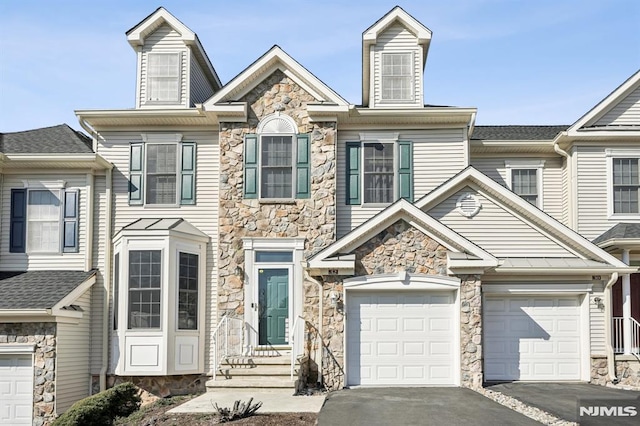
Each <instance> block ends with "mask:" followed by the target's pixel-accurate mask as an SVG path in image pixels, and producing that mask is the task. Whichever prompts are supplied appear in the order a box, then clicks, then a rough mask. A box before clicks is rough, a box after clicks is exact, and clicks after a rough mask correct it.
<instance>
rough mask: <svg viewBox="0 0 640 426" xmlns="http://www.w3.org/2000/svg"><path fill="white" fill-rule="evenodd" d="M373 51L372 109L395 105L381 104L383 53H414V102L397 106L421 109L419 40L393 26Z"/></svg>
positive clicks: (395, 25)
mask: <svg viewBox="0 0 640 426" xmlns="http://www.w3.org/2000/svg"><path fill="white" fill-rule="evenodd" d="M372 51H373V56H374V57H373V67H372V73H373V75H372V76H371V81H372V83H373V91H372V97H373V102H370V105H371V106H372V107H376V106H385V107H386V106H390V105H394V103H392V102H384V101H382V102H381V96H382V92H381V88H382V83H381V75H382V67H381V64H382V59H381V57H382V52H412V53H413V73H414V74H413V77H414V78H413V81H414V86H413V91H414V100H413V102H409V103H402V104H396V105H400V106H417V107H421V106H422V104H423V102H422V92H423V91H422V48H421V47H420V46H419V45H418V39H417V38H416V36H415V35H413V34H412V33H411V32H410V31H409V30H407V29H406V28H405V27H403V26H402V25H400V24H394V25H391V26H390V27H389V28H387V29H386V30H385V31H384V32H383V33H382V34H381V35H380V36H379V38H378V42H377V44H376V45H375V46H372Z"/></svg>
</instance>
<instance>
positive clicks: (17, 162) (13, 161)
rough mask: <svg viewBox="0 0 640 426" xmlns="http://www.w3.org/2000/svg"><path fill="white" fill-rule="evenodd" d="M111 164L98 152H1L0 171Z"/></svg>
mask: <svg viewBox="0 0 640 426" xmlns="http://www.w3.org/2000/svg"><path fill="white" fill-rule="evenodd" d="M112 168H113V164H111V163H110V162H108V161H107V160H105V159H104V158H103V157H102V156H100V155H99V154H73V153H69V154H59V153H51V154H2V155H1V156H0V171H2V172H8V171H12V170H17V171H19V170H24V169H63V170H69V169H73V170H78V169H89V170H96V171H98V170H108V169H112Z"/></svg>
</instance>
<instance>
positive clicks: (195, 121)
mask: <svg viewBox="0 0 640 426" xmlns="http://www.w3.org/2000/svg"><path fill="white" fill-rule="evenodd" d="M75 114H76V116H77V117H78V120H79V121H80V123H81V125H83V126H82V127H83V128H85V125H88V126H89V127H90V128H92V129H94V130H95V131H98V132H100V131H105V130H109V129H118V130H124V129H127V128H130V129H134V130H136V131H137V130H148V129H152V130H155V129H158V130H159V129H162V128H163V127H172V128H207V129H215V128H217V126H218V120H217V116H216V114H215V113H209V114H207V113H205V112H204V111H203V110H202V109H201V108H187V109H185V108H182V109H178V108H175V109H114V110H76V111H75Z"/></svg>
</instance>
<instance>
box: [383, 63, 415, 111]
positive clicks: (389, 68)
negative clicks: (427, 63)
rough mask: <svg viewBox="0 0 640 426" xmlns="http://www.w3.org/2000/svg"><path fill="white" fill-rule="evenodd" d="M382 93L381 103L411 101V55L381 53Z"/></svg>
mask: <svg viewBox="0 0 640 426" xmlns="http://www.w3.org/2000/svg"><path fill="white" fill-rule="evenodd" d="M381 62H382V64H381V65H382V66H381V68H382V73H381V80H382V93H381V99H382V100H383V101H411V100H413V94H412V93H413V90H412V88H413V66H412V62H413V54H412V53H410V52H407V53H382V54H381Z"/></svg>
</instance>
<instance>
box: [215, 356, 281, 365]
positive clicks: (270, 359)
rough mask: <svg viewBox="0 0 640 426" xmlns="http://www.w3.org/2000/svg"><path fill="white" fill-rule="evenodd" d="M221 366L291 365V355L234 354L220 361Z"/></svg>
mask: <svg viewBox="0 0 640 426" xmlns="http://www.w3.org/2000/svg"><path fill="white" fill-rule="evenodd" d="M222 365H223V366H233V367H241V366H254V365H291V356H235V357H229V358H227V359H226V360H225V361H223V362H222Z"/></svg>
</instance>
